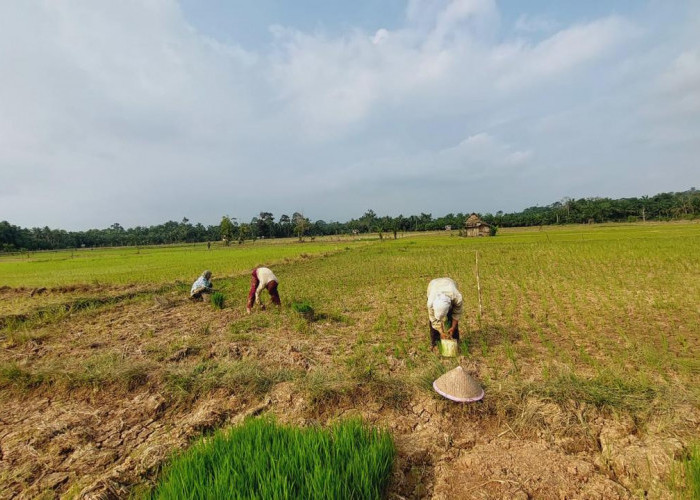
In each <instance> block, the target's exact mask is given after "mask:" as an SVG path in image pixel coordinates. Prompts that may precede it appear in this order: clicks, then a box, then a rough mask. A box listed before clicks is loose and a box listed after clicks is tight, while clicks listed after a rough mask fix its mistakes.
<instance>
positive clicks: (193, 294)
mask: <svg viewBox="0 0 700 500" xmlns="http://www.w3.org/2000/svg"><path fill="white" fill-rule="evenodd" d="M213 287H214V285H213V284H212V282H211V271H204V272H203V273H202V275H201V276H200V277H199V278H197V281H195V282H194V283H192V288H191V289H190V298H191V299H192V300H203V298H202V294H204V293H212V292H213V291H214V288H213Z"/></svg>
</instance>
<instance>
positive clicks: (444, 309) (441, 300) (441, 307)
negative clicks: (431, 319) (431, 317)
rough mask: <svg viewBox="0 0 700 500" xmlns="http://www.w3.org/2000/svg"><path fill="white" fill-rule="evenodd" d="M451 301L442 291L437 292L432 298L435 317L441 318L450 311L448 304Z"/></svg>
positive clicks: (450, 303) (449, 304)
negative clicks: (433, 298)
mask: <svg viewBox="0 0 700 500" xmlns="http://www.w3.org/2000/svg"><path fill="white" fill-rule="evenodd" d="M451 305H452V301H451V300H450V298H449V297H448V296H447V295H445V294H444V293H441V294H439V295H438V296H437V297H435V300H433V314H435V319H438V320H442V319H444V318H445V316H447V313H448V312H450V306H451Z"/></svg>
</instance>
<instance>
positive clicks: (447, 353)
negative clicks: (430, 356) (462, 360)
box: [438, 339, 459, 358]
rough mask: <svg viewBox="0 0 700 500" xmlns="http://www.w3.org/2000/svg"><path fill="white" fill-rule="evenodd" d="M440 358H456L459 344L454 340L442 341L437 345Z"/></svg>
mask: <svg viewBox="0 0 700 500" xmlns="http://www.w3.org/2000/svg"><path fill="white" fill-rule="evenodd" d="M438 350H439V351H440V356H442V357H443V358H456V357H457V354H459V344H457V341H456V340H455V339H442V340H441V341H440V344H439V345H438Z"/></svg>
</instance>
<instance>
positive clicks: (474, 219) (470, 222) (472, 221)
mask: <svg viewBox="0 0 700 500" xmlns="http://www.w3.org/2000/svg"><path fill="white" fill-rule="evenodd" d="M464 225H465V226H466V227H479V226H487V227H491V225H490V224H487V223H486V222H484V221H482V220H481V219H480V218H479V216H478V215H476V214H471V215H470V216H469V218H468V219H467V221H466V222H465V223H464Z"/></svg>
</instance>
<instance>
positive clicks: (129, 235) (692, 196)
mask: <svg viewBox="0 0 700 500" xmlns="http://www.w3.org/2000/svg"><path fill="white" fill-rule="evenodd" d="M469 215H470V214H465V213H457V214H452V213H450V214H447V215H445V216H442V217H437V218H433V216H432V214H429V213H421V214H420V215H410V216H403V215H398V216H396V217H391V216H381V217H380V216H378V215H377V214H376V213H375V212H374V211H373V210H368V211H366V212H365V213H364V214H363V215H362V217H359V218H357V219H351V220H349V221H347V222H326V221H324V220H317V221H313V222H312V221H311V220H309V219H308V218H306V217H305V216H304V215H303V214H301V213H299V212H294V213H293V214H292V216H291V217H290V216H289V215H286V214H283V215H281V216H280V217H279V218H277V219H275V216H274V215H273V214H272V213H271V212H260V214H259V215H258V216H256V217H253V218H252V219H251V220H250V221H249V222H241V221H239V220H238V219H237V218H235V217H230V216H228V215H225V216H223V217H222V219H221V221H220V223H219V224H218V225H209V226H204V225H202V224H201V223H197V224H192V223H191V222H190V221H189V220H188V219H187V218H183V219H182V221H180V222H175V221H168V222H166V223H164V224H159V225H156V226H148V227H145V226H137V227H133V228H128V229H125V228H124V227H122V226H121V224H119V223H114V224H112V225H111V226H109V227H108V228H106V229H89V230H87V231H65V230H63V229H51V228H48V227H43V228H39V227H35V228H31V229H28V228H22V227H18V226H15V225H12V224H10V223H9V222H7V221H2V222H0V250H2V251H5V252H12V251H22V250H57V249H64V248H83V247H89V248H91V247H106V246H138V245H161V244H174V243H196V242H206V241H224V242H226V243H227V244H230V243H234V242H239V243H242V242H243V241H246V240H256V239H259V238H289V237H296V238H298V239H300V240H302V239H304V238H307V237H311V238H313V237H315V236H328V235H341V234H363V233H379V235H380V237H383V236H384V235H386V236H388V237H390V236H391V235H393V237H396V235H397V233H399V232H406V231H435V230H443V229H445V228H446V227H448V226H449V227H451V228H452V229H460V228H462V227H463V226H464V222H465V220H466V218H467V217H468V216H469ZM479 215H480V216H481V218H482V219H483V220H484V221H485V222H488V223H489V224H492V225H494V226H497V227H517V226H540V225H549V224H580V223H593V222H637V221H662V220H677V219H694V218H697V217H700V191H698V190H696V189H695V188H691V189H690V190H688V191H683V192H677V193H660V194H657V195H655V196H642V197H639V198H620V199H611V198H581V199H578V200H576V199H573V198H564V199H563V200H561V201H557V202H555V203H552V204H551V205H547V206H544V207H540V206H534V207H529V208H526V209H525V210H523V211H521V212H513V213H503V212H501V211H499V212H496V213H495V214H490V213H486V214H479Z"/></svg>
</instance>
